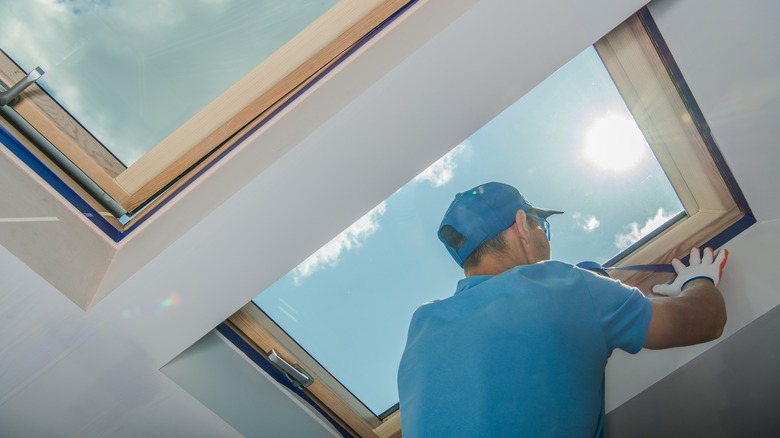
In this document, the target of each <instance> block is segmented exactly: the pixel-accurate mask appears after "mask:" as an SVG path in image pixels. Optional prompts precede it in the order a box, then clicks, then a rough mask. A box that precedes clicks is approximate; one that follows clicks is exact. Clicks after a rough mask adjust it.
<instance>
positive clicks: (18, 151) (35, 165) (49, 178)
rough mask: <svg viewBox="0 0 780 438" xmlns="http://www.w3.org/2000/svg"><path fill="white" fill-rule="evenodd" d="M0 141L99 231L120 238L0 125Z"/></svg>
mask: <svg viewBox="0 0 780 438" xmlns="http://www.w3.org/2000/svg"><path fill="white" fill-rule="evenodd" d="M0 142H1V143H2V144H3V145H5V147H7V148H8V150H10V151H11V153H13V154H14V155H16V157H17V158H19V159H20V160H22V161H23V162H24V163H25V164H27V166H29V167H30V169H31V170H32V171H33V172H35V173H37V174H38V176H40V177H41V178H43V180H44V181H46V182H47V183H48V184H49V185H50V186H51V187H52V188H53V189H54V190H56V191H57V192H58V193H59V194H60V195H62V197H64V198H65V199H66V200H67V201H68V202H70V203H71V205H73V207H75V208H76V209H77V210H78V211H79V212H81V214H83V215H84V217H86V218H87V219H89V220H90V221H92V223H93V224H95V226H97V227H98V228H99V229H100V230H101V231H103V232H104V233H105V234H106V235H107V236H108V237H110V238H111V239H113V240H114V241H115V242H119V241H120V240H121V239H122V232H121V231H119V230H117V229H116V228H115V227H114V225H112V224H111V223H110V222H109V221H108V220H106V218H104V217H103V216H102V215H101V214H100V213H98V211H97V210H95V209H94V208H92V206H91V205H90V204H89V203H88V202H87V201H85V200H84V198H82V197H81V196H79V194H78V193H76V192H75V191H74V190H73V189H71V188H70V186H68V184H66V183H65V181H63V180H62V179H61V178H60V177H59V176H57V174H56V173H54V171H52V170H51V169H49V167H48V166H46V164H45V163H44V162H43V161H41V160H40V159H38V157H36V156H35V154H33V153H32V152H30V151H29V150H28V149H27V148H26V147H25V146H24V145H23V144H22V143H21V142H20V141H19V140H17V139H16V137H14V136H13V135H12V134H11V133H10V132H8V131H7V130H6V129H4V128H3V127H2V126H0Z"/></svg>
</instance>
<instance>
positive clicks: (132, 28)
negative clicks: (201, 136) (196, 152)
mask: <svg viewBox="0 0 780 438" xmlns="http://www.w3.org/2000/svg"><path fill="white" fill-rule="evenodd" d="M336 3H337V0H318V1H311V0H262V1H261V0H167V1H154V0H114V1H93V0H73V1H67V2H36V1H16V0H10V1H8V0H0V10H2V11H3V25H2V26H0V48H2V49H3V50H4V51H5V52H6V53H7V54H8V55H9V56H10V57H11V58H13V59H14V60H15V61H16V62H17V63H18V64H19V65H20V66H21V67H22V68H23V69H24V70H25V71H30V70H31V69H33V68H35V67H36V66H41V67H42V68H43V70H44V71H46V74H45V75H44V76H43V78H42V79H41V80H39V81H38V83H39V84H40V85H42V86H43V87H44V88H45V89H46V90H47V91H48V92H49V94H51V95H52V96H53V97H54V98H55V99H56V100H57V101H58V102H60V104H61V105H62V106H63V107H65V109H66V110H68V111H69V112H70V113H71V114H72V115H73V116H74V117H75V118H76V119H77V120H79V121H80V122H81V124H82V125H84V127H86V128H87V130H89V131H90V132H91V133H92V134H93V135H94V136H95V137H96V138H97V139H98V140H100V141H101V142H102V143H103V144H104V145H106V146H107V147H108V148H109V149H110V150H111V151H112V152H113V153H114V155H116V156H117V157H118V158H119V159H120V160H122V161H123V162H124V163H125V164H126V165H128V166H129V165H130V164H132V163H133V162H135V161H136V160H137V159H138V158H139V157H140V156H142V155H143V154H144V153H146V152H147V151H149V150H150V149H152V148H153V147H154V146H156V145H157V144H158V143H160V142H161V141H162V140H163V139H164V138H165V137H167V136H168V135H169V134H171V133H172V132H173V131H174V130H175V129H176V128H177V127H179V126H180V125H181V124H183V123H184V122H185V121H187V120H188V119H189V118H191V117H192V116H193V115H195V113H197V112H198V111H199V110H200V109H202V108H203V107H204V106H206V104H208V103H209V102H211V101H212V100H214V99H215V98H216V97H217V96H219V95H220V94H221V93H222V92H224V91H225V90H226V89H227V88H228V87H230V85H232V84H233V83H235V82H236V81H238V79H240V78H241V77H242V76H244V75H245V74H246V73H248V72H249V71H250V70H251V69H252V68H254V67H255V66H256V65H257V64H259V63H260V62H262V61H263V60H264V59H265V58H267V57H268V56H269V55H270V54H271V53H273V52H274V51H276V50H277V49H278V48H279V47H281V46H282V45H283V44H284V43H285V42H287V41H288V40H289V39H291V38H292V37H293V36H295V35H296V34H297V33H299V32H300V31H301V30H303V29H304V28H305V27H306V26H308V25H309V24H310V23H311V22H312V21H314V20H315V19H316V18H317V17H319V16H320V15H322V14H323V13H324V12H325V11H326V10H328V9H329V8H330V7H331V6H333V5H334V4H336Z"/></svg>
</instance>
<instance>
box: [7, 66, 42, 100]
mask: <svg viewBox="0 0 780 438" xmlns="http://www.w3.org/2000/svg"><path fill="white" fill-rule="evenodd" d="M43 73H44V72H43V69H42V68H40V67H35V70H33V71H31V72H30V73H27V76H25V77H24V78H22V80H21V81H19V82H17V83H16V85H14V86H13V87H11V88H9V89H8V90H6V91H3V92H0V106H6V105H7V104H8V103H9V102H11V101H13V100H14V99H16V98H17V97H19V94H20V93H21V92H22V91H24V89H25V88H27V87H29V86H30V85H32V84H33V82H35V81H37V80H38V79H40V77H41V76H43Z"/></svg>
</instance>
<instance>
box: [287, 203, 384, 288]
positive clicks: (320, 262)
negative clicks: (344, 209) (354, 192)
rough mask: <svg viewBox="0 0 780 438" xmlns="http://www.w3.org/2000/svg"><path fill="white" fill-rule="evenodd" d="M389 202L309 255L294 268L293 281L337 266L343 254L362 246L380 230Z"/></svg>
mask: <svg viewBox="0 0 780 438" xmlns="http://www.w3.org/2000/svg"><path fill="white" fill-rule="evenodd" d="M386 208H387V202H386V201H382V203H381V204H379V205H377V206H376V207H374V209H373V210H371V211H369V212H368V213H366V214H365V215H364V216H363V217H361V218H360V219H358V221H357V222H355V223H354V224H352V225H351V226H350V227H349V228H347V229H346V230H344V231H343V232H342V233H341V234H339V235H338V236H336V237H334V238H333V240H331V241H330V242H328V243H327V244H325V246H323V247H322V248H320V249H319V250H318V251H317V252H315V253H314V254H312V255H311V256H309V258H307V259H306V260H304V261H303V262H302V263H301V264H300V265H298V266H297V267H296V268H295V269H293V272H292V275H293V281H294V282H295V283H296V284H298V283H299V282H300V281H301V280H303V279H304V278H306V277H308V276H310V275H311V274H313V273H315V272H317V271H319V270H321V269H322V268H325V267H333V266H336V265H337V264H338V262H339V260H341V254H343V253H344V251H349V250H351V249H353V248H358V247H360V246H361V245H362V244H363V242H365V241H366V239H368V238H369V237H370V236H371V235H373V234H374V233H376V232H377V230H379V220H380V219H381V218H382V216H383V215H384V214H385V210H386Z"/></svg>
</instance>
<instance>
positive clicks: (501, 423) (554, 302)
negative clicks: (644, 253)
mask: <svg viewBox="0 0 780 438" xmlns="http://www.w3.org/2000/svg"><path fill="white" fill-rule="evenodd" d="M557 213H562V212H560V211H556V210H549V209H542V208H536V207H533V206H532V205H531V204H530V203H528V201H527V200H526V199H525V198H524V197H523V196H522V195H521V194H520V193H519V192H518V191H517V190H516V189H515V188H514V187H511V186H509V185H506V184H501V183H495V182H493V183H487V184H483V185H480V186H478V187H475V188H473V189H471V190H468V191H466V192H463V193H460V194H458V195H457V196H456V197H455V200H454V201H453V202H452V204H451V205H450V207H449V209H448V210H447V213H446V214H445V215H444V219H443V220H442V222H441V225H440V227H439V232H438V235H439V239H440V240H441V241H442V242H443V243H444V245H445V246H446V248H447V250H448V251H449V253H450V254H451V255H452V257H453V258H454V259H455V261H456V262H457V263H458V265H460V266H461V267H462V268H463V271H464V274H465V275H466V278H464V279H463V280H461V281H460V282H459V283H458V285H457V288H456V291H455V294H454V295H453V296H452V297H449V298H446V299H441V300H436V301H433V302H430V303H427V304H424V305H423V306H421V307H420V308H419V309H418V310H417V311H416V312H415V314H414V316H413V318H412V321H411V324H410V327H409V334H408V338H407V343H406V348H405V350H404V353H403V357H402V359H401V363H400V366H399V371H398V391H399V396H400V409H401V427H402V433H403V436H404V438H415V437H426V438H427V437H499V436H512V437H517V436H523V437H526V436H528V437H535V436H560V437H579V436H582V437H592V436H598V437H603V436H605V430H604V414H605V412H604V368H605V366H606V364H607V359H608V358H609V356H610V355H611V353H612V350H613V349H615V348H620V349H622V350H625V351H627V352H629V353H636V352H638V351H639V350H641V349H642V348H643V347H646V348H652V349H662V348H670V347H675V346H682V345H691V344H696V343H701V342H706V341H710V340H713V339H716V338H718V337H719V336H720V335H721V333H722V332H723V327H724V325H725V323H726V309H725V304H724V301H723V296H722V295H721V293H720V292H719V291H718V289H717V288H716V286H717V284H718V282H719V281H720V276H721V272H722V269H723V266H724V265H725V263H726V259H727V255H728V253H727V252H726V251H725V250H723V251H720V252H719V253H718V254H717V255H716V254H714V253H713V251H712V249H710V248H707V249H705V250H704V251H703V252H700V251H699V249H698V248H694V249H693V250H692V251H691V256H690V259H689V266H685V265H684V264H683V263H681V262H680V261H679V260H674V261H673V265H674V267H675V270H676V271H677V277H676V278H675V280H674V281H673V282H672V283H671V284H665V285H658V286H655V287H654V288H653V292H654V293H656V294H661V295H664V296H665V297H663V298H653V299H649V298H647V297H645V296H644V295H643V294H642V293H641V292H640V291H639V290H638V289H636V288H633V287H629V286H626V285H624V284H622V283H620V282H619V281H616V280H612V279H609V278H607V277H604V276H600V275H597V274H595V273H592V272H590V271H586V270H583V269H580V268H577V267H575V266H572V265H569V264H566V263H562V262H557V261H551V260H550V243H549V237H550V234H549V233H550V226H549V223H548V222H547V218H548V217H549V216H551V215H553V214H557Z"/></svg>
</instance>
